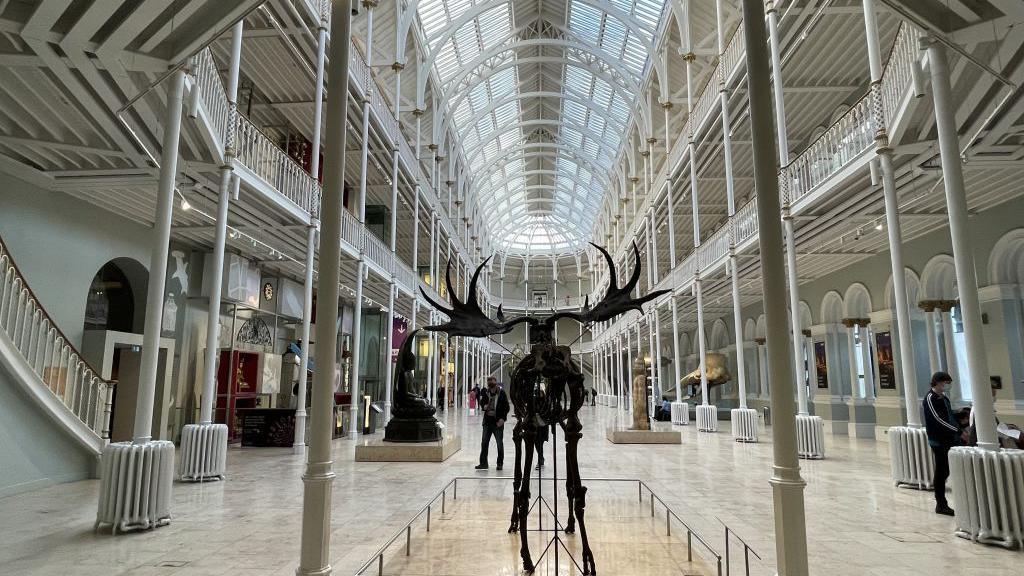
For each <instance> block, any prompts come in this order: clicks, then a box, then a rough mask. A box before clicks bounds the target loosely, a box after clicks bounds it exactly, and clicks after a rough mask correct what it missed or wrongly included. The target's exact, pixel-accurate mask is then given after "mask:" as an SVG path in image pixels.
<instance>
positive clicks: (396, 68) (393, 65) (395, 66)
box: [391, 60, 405, 72]
mask: <svg viewBox="0 0 1024 576" xmlns="http://www.w3.org/2000/svg"><path fill="white" fill-rule="evenodd" d="M391 69H392V70H394V71H395V72H399V71H401V70H405V63H404V62H399V61H397V60H396V61H394V62H392V63H391Z"/></svg>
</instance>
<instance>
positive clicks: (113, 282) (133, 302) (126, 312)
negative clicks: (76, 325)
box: [85, 258, 149, 333]
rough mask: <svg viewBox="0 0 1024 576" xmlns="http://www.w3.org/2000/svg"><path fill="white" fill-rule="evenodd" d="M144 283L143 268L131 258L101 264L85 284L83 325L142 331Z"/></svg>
mask: <svg viewBox="0 0 1024 576" xmlns="http://www.w3.org/2000/svg"><path fill="white" fill-rule="evenodd" d="M148 283H149V273H148V272H147V271H146V268H145V267H144V266H143V265H142V264H140V263H139V262H137V261H135V260H132V259H131V258H115V259H113V260H111V261H109V262H107V263H106V264H104V265H103V266H102V267H101V268H100V269H99V271H97V272H96V275H95V276H93V279H92V283H91V284H90V285H89V293H88V295H87V296H86V301H85V329H86V330H112V331H116V332H135V333H140V332H142V325H143V323H144V322H145V298H146V287H147V285H148Z"/></svg>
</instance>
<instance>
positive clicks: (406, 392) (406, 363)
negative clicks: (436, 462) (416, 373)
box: [384, 330, 441, 442]
mask: <svg viewBox="0 0 1024 576" xmlns="http://www.w3.org/2000/svg"><path fill="white" fill-rule="evenodd" d="M417 332H419V330H414V331H413V332H412V333H411V334H409V337H408V338H406V339H405V342H403V343H402V347H401V348H400V349H399V350H398V361H397V362H396V363H395V383H394V385H393V388H392V394H391V416H392V417H391V420H389V421H388V424H387V426H385V427H384V441H385V442H436V441H438V440H440V439H441V427H440V426H438V423H437V420H436V419H435V418H434V412H436V409H435V408H434V407H433V406H431V405H430V401H429V400H427V399H426V398H424V397H423V396H421V395H420V394H419V393H418V392H417V391H416V390H415V388H414V386H413V380H412V372H413V370H415V369H416V355H415V354H414V353H413V350H412V346H413V342H414V341H415V340H416V333H417Z"/></svg>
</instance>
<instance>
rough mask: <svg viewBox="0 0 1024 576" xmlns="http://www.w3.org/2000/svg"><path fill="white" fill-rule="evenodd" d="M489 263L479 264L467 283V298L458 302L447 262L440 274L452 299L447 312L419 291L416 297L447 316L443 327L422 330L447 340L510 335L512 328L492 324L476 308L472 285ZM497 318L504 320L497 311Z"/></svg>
mask: <svg viewBox="0 0 1024 576" xmlns="http://www.w3.org/2000/svg"><path fill="white" fill-rule="evenodd" d="M490 259H491V258H490V257H488V258H487V260H484V261H483V262H482V263H480V266H478V267H477V269H476V272H474V273H473V279H472V280H470V282H469V296H467V297H466V301H465V302H462V301H461V300H459V296H458V294H457V293H456V290H455V288H453V287H452V275H451V271H452V263H451V260H449V261H448V267H447V269H446V270H445V273H444V280H445V283H446V284H447V286H448V294H450V295H451V297H452V307H451V308H447V307H445V306H444V305H443V304H440V303H438V302H436V301H435V300H434V299H433V298H431V297H430V295H429V294H427V293H426V292H425V291H424V290H423V288H420V293H421V294H423V297H424V298H426V299H427V301H428V302H430V304H431V305H432V306H433V307H434V308H436V309H437V310H438V311H440V312H442V313H444V314H445V315H447V316H448V321H447V322H445V323H444V324H436V325H434V326H427V327H426V330H429V331H431V332H446V333H447V334H448V335H449V336H468V337H471V338H474V337H475V338H483V337H487V336H492V335H494V334H507V333H509V332H511V331H512V325H509V324H508V323H506V322H504V321H502V322H501V323H499V322H495V321H494V320H491V319H490V318H488V317H487V315H486V314H484V311H483V310H482V309H481V308H480V304H479V302H477V299H476V285H477V281H478V279H479V278H480V272H481V271H482V270H483V269H484V266H486V265H487V262H488V261H489V260H490ZM499 314H500V315H501V316H504V315H503V314H501V311H500V310H499ZM499 319H501V318H499Z"/></svg>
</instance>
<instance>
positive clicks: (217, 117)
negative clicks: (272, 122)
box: [191, 48, 231, 145]
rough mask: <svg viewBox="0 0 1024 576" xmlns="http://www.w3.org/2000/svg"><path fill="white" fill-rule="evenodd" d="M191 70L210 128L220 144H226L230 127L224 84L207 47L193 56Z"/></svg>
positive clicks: (228, 107)
mask: <svg viewBox="0 0 1024 576" xmlns="http://www.w3.org/2000/svg"><path fill="white" fill-rule="evenodd" d="M191 72H192V77H193V78H194V81H195V88H196V89H198V90H199V95H200V96H201V97H202V102H203V109H204V110H205V111H206V115H207V118H209V121H210V125H211V128H212V129H213V132H214V134H216V135H217V137H218V138H220V143H221V145H227V142H228V140H229V138H228V129H229V128H230V127H231V126H230V121H231V118H230V115H231V114H230V106H229V105H228V97H227V93H226V92H225V91H224V84H222V83H221V80H220V72H218V71H217V64H216V63H215V62H214V61H213V54H212V53H211V52H210V49H209V48H207V49H206V50H203V51H202V52H200V53H198V54H196V55H195V57H193V59H192V62H191Z"/></svg>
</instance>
